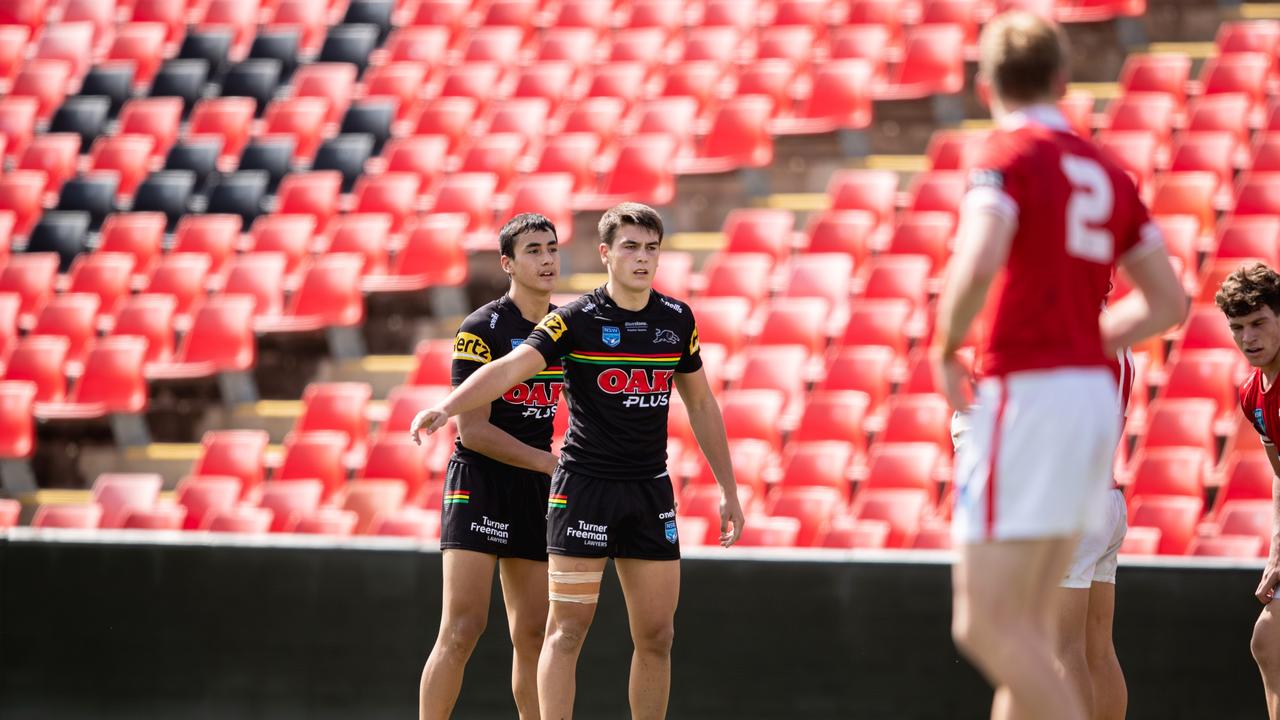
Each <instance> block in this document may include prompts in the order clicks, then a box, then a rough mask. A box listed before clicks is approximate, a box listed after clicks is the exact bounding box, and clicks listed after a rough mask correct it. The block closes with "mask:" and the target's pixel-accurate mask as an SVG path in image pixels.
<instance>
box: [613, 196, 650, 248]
mask: <svg viewBox="0 0 1280 720" xmlns="http://www.w3.org/2000/svg"><path fill="white" fill-rule="evenodd" d="M623 225H635V226H636V227H640V228H644V229H645V230H652V231H653V232H654V233H655V234H656V235H657V236H658V240H659V242H661V240H662V216H661V215H658V211H657V210H654V209H653V208H651V207H649V206H648V205H645V204H643V203H637V202H624V203H620V204H618V205H614V206H613V207H611V208H609V209H608V210H607V211H605V214H604V217H602V218H600V225H599V226H598V229H599V231H600V242H602V243H604V244H605V245H608V246H609V247H613V239H614V238H615V237H617V235H618V229H619V228H621V227H622V226H623Z"/></svg>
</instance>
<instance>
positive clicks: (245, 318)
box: [148, 295, 257, 475]
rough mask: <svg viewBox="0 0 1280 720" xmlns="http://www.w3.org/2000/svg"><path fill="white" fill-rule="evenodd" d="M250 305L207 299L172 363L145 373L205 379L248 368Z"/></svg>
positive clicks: (252, 346)
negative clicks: (220, 373)
mask: <svg viewBox="0 0 1280 720" xmlns="http://www.w3.org/2000/svg"><path fill="white" fill-rule="evenodd" d="M253 305H254V301H253V298H250V297H239V296H235V295H230V296H222V297H214V298H209V300H208V301H206V302H205V304H204V305H202V306H201V307H200V310H199V311H197V312H196V315H195V318H194V319H193V320H192V322H191V329H190V330H189V331H187V333H186V334H185V335H184V336H183V338H182V344H181V345H180V346H179V348H178V354H177V357H176V362H175V363H174V364H173V365H165V366H153V367H152V368H149V369H148V374H149V375H152V376H154V377H160V378H163V377H174V378H181V377H208V376H211V375H213V374H215V373H218V372H237V371H244V370H247V369H249V368H250V367H252V366H253V364H254V361H255V360H256V358H257V346H256V342H255V340H254V335H253V323H252V320H253ZM202 474H215V475H216V474H220V473H202Z"/></svg>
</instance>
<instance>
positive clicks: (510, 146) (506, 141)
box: [459, 132, 525, 193]
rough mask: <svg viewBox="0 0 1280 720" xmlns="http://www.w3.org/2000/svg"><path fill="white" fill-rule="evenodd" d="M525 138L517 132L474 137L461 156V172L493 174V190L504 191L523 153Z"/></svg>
mask: <svg viewBox="0 0 1280 720" xmlns="http://www.w3.org/2000/svg"><path fill="white" fill-rule="evenodd" d="M524 146H525V139H524V137H522V136H521V135H519V134H517V133H509V132H500V133H491V134H489V135H485V136H484V137H480V138H476V141H475V142H474V143H472V145H471V147H470V148H468V149H467V152H466V154H464V155H463V157H462V166H461V167H460V168H459V169H460V170H461V171H463V172H470V173H488V174H491V175H493V176H494V178H495V180H496V183H495V186H494V191H495V192H500V193H501V192H506V190H507V186H508V185H509V184H510V183H511V178H512V177H513V176H515V174H516V165H517V163H518V162H519V161H520V159H521V157H522V155H523V153H524Z"/></svg>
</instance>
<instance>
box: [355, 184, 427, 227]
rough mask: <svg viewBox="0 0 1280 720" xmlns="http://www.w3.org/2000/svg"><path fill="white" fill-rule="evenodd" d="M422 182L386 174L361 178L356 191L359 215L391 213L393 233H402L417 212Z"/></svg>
mask: <svg viewBox="0 0 1280 720" xmlns="http://www.w3.org/2000/svg"><path fill="white" fill-rule="evenodd" d="M420 184H421V180H420V179H419V178H418V176H417V175H415V174H414V173H408V172H386V173H382V174H381V175H373V176H365V177H362V178H360V180H359V182H357V183H356V188H355V207H354V208H353V212H356V213H387V214H388V215H390V216H391V220H392V225H391V231H392V232H400V231H401V230H402V229H403V228H404V223H405V220H407V219H408V218H409V217H410V216H411V215H412V214H413V212H414V209H415V206H416V203H417V198H418V189H419V186H420Z"/></svg>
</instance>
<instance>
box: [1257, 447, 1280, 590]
mask: <svg viewBox="0 0 1280 720" xmlns="http://www.w3.org/2000/svg"><path fill="white" fill-rule="evenodd" d="M1266 448H1267V459H1268V460H1270V461H1271V469H1272V471H1273V472H1275V477H1273V478H1272V479H1271V550H1270V552H1268V553H1267V564H1266V567H1264V568H1263V570H1262V580H1261V581H1260V582H1259V583H1258V590H1257V591H1256V592H1255V593H1254V594H1255V595H1256V596H1257V597H1258V601H1259V602H1261V603H1263V604H1266V603H1269V602H1271V600H1272V596H1273V595H1274V594H1275V591H1276V586H1277V585H1280V457H1277V455H1276V446H1275V445H1271V444H1267V445H1266Z"/></svg>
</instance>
